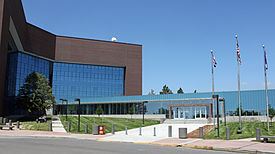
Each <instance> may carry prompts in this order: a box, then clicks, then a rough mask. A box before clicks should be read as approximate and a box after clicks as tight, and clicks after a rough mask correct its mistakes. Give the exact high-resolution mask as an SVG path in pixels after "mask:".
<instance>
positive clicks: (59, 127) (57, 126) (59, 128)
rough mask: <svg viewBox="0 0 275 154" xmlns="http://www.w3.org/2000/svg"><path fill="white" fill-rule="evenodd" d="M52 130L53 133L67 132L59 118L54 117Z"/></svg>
mask: <svg viewBox="0 0 275 154" xmlns="http://www.w3.org/2000/svg"><path fill="white" fill-rule="evenodd" d="M52 129H53V132H61V133H66V130H65V129H64V127H63V124H62V123H61V121H60V118H59V117H52Z"/></svg>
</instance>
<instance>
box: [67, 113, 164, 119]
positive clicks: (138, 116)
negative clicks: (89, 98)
mask: <svg viewBox="0 0 275 154" xmlns="http://www.w3.org/2000/svg"><path fill="white" fill-rule="evenodd" d="M69 116H71V115H69ZM72 116H78V115H72ZM81 116H86V117H98V115H81ZM102 116H103V117H111V118H129V119H130V118H133V119H142V114H133V115H129V114H113V115H101V116H100V117H102ZM144 119H152V120H164V119H166V117H165V114H145V115H144Z"/></svg>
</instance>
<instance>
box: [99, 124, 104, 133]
mask: <svg viewBox="0 0 275 154" xmlns="http://www.w3.org/2000/svg"><path fill="white" fill-rule="evenodd" d="M98 132H99V135H105V126H103V125H99V126H98Z"/></svg>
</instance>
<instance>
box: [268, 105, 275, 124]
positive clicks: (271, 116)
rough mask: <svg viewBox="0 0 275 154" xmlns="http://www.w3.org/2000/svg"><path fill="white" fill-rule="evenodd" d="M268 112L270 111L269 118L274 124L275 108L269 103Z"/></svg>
mask: <svg viewBox="0 0 275 154" xmlns="http://www.w3.org/2000/svg"><path fill="white" fill-rule="evenodd" d="M268 106H269V107H268V113H269V118H270V119H271V124H272V119H273V118H274V117H275V110H274V109H273V108H272V107H271V105H270V104H269V105H268Z"/></svg>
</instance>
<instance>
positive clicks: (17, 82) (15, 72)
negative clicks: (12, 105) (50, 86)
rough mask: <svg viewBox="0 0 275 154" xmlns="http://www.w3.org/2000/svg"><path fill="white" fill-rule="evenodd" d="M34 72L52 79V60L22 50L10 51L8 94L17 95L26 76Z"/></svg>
mask: <svg viewBox="0 0 275 154" xmlns="http://www.w3.org/2000/svg"><path fill="white" fill-rule="evenodd" d="M33 72H38V73H40V74H42V75H44V76H45V77H46V78H47V79H50V72H51V62H50V61H47V60H44V59H41V58H38V57H34V56H31V55H28V54H24V53H21V52H13V53H9V54H8V73H7V95H6V96H17V94H18V91H19V89H20V87H21V86H22V85H23V84H24V82H25V79H26V77H27V76H28V75H29V74H31V73H33Z"/></svg>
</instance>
